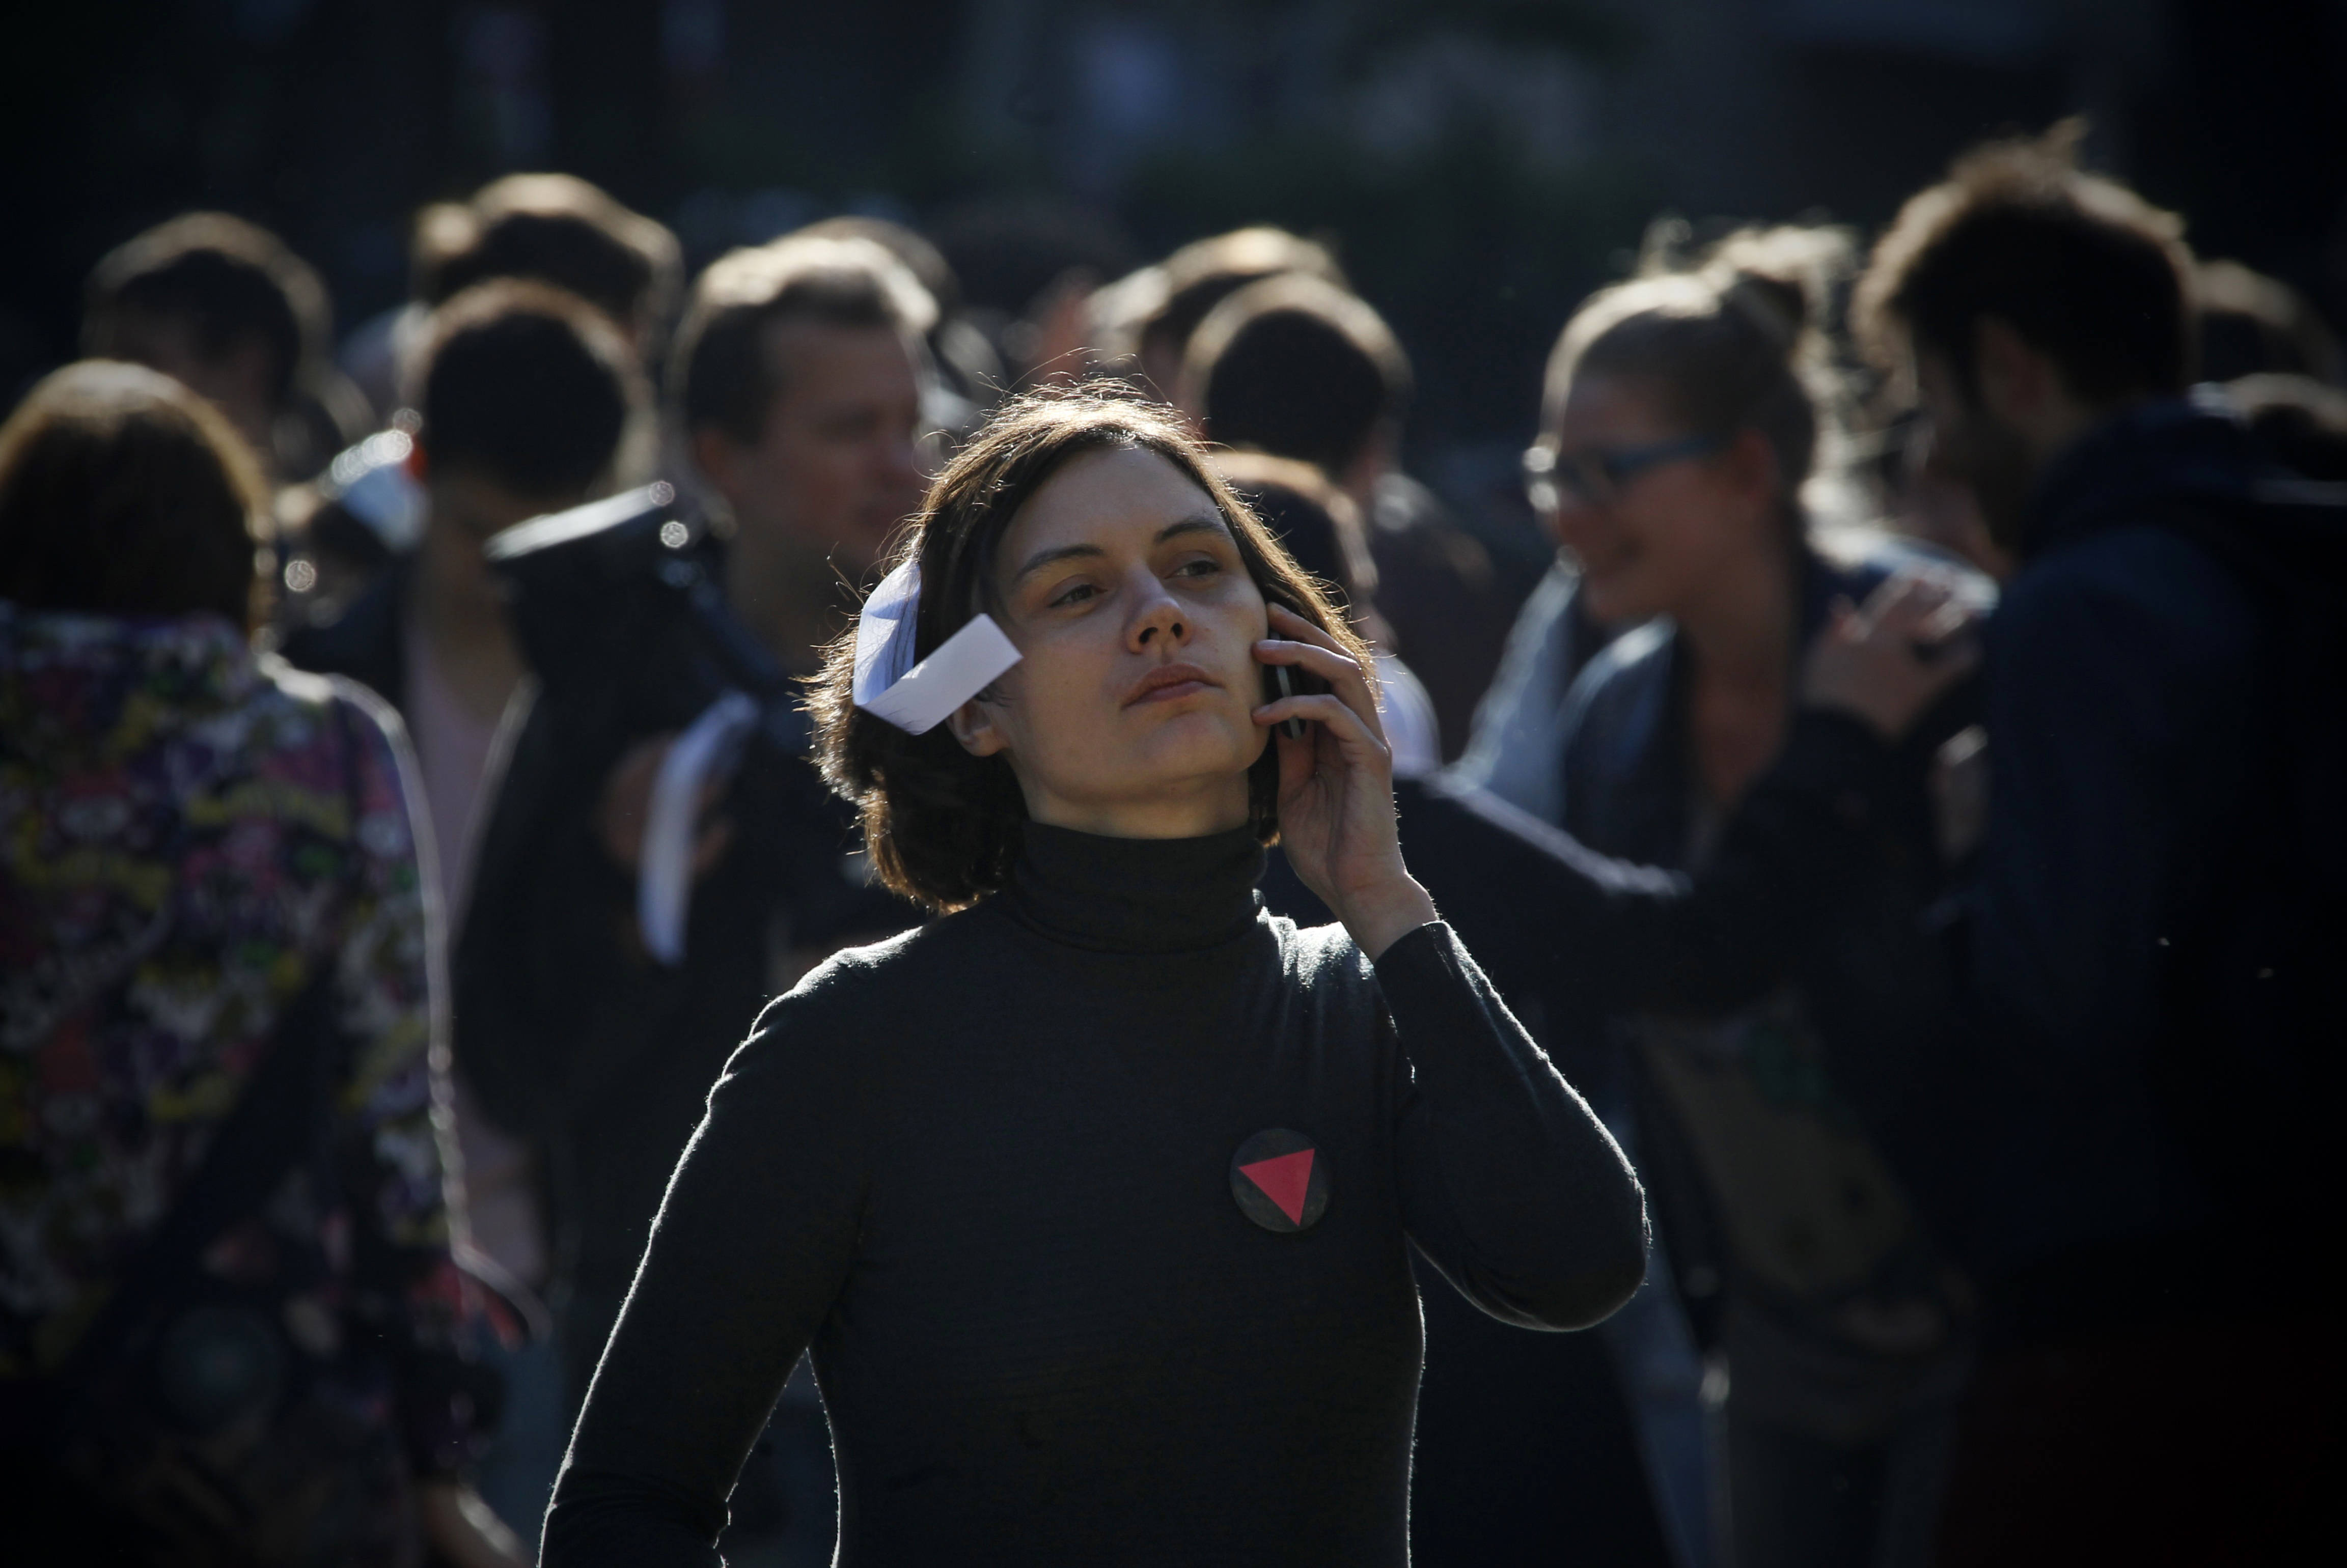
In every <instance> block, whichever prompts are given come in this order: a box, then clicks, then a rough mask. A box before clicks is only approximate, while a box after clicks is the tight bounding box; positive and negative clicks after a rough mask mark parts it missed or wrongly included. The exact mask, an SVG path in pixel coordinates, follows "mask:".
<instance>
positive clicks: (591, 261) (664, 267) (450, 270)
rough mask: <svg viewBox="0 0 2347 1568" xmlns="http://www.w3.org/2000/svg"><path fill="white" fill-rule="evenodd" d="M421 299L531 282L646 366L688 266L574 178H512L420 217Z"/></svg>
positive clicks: (636, 219)
mask: <svg viewBox="0 0 2347 1568" xmlns="http://www.w3.org/2000/svg"><path fill="white" fill-rule="evenodd" d="M413 266H414V270H415V297H416V298H417V299H418V300H420V301H422V302H424V303H425V305H427V306H433V305H439V304H441V303H443V302H446V301H448V300H450V299H453V298H454V297H455V296H456V295H457V294H460V293H462V292H465V291H466V289H469V288H471V287H473V286H474V285H475V284H477V283H484V282H489V281H490V280H491V279H495V278H528V279H534V280H536V281H537V282H542V283H550V284H552V285H553V286H554V287H556V288H558V289H563V290H566V291H568V292H570V293H573V294H576V295H578V296H579V298H580V299H582V300H585V301H586V302H588V303H589V304H591V305H593V306H594V307H595V308H596V309H597V310H600V311H601V312H602V313H604V314H605V315H607V316H610V318H611V320H612V321H613V322H615V323H618V325H619V327H620V330H621V331H622V332H624V333H627V334H628V337H629V340H630V343H633V345H634V347H635V349H636V352H637V354H638V355H639V356H640V357H641V358H644V359H647V360H648V359H649V358H650V357H651V354H652V352H653V350H654V349H655V348H656V347H657V346H658V344H659V342H660V339H661V333H663V332H664V331H665V329H666V328H667V325H668V319H669V313H670V312H671V310H673V309H674V308H675V302H676V291H677V283H678V281H679V274H680V272H681V271H682V259H681V253H680V252H679V251H678V248H677V242H676V236H675V235H673V234H671V233H670V232H669V231H668V229H667V227H666V226H665V225H664V224H661V223H660V222H658V221H656V220H652V219H650V218H647V217H645V216H644V215H643V214H641V213H640V212H633V211H630V210H628V209H627V208H626V207H624V206H622V205H620V203H619V202H618V201H616V200H613V199H612V198H611V197H610V194H608V193H607V192H605V191H604V190H602V189H601V188H600V187H599V186H595V185H591V184H589V183H588V182H587V181H586V180H584V179H579V178H578V177H577V176H576V175H570V174H508V175H507V176H506V177H504V178H503V179H495V180H492V181H490V182H489V183H488V184H487V185H484V186H483V187H481V189H480V190H477V191H475V192H474V193H473V195H472V198H471V199H470V200H466V201H443V202H437V203H435V204H434V205H432V206H430V207H426V208H425V210H423V211H422V212H420V213H418V214H417V215H416V219H415V246H414V255H413Z"/></svg>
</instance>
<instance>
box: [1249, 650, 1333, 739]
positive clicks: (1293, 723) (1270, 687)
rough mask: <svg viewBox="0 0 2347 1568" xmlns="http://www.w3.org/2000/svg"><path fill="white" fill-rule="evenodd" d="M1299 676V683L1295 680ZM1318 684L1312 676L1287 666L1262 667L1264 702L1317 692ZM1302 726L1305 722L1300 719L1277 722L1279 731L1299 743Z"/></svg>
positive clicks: (1302, 732)
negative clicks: (1302, 693) (1301, 692)
mask: <svg viewBox="0 0 2347 1568" xmlns="http://www.w3.org/2000/svg"><path fill="white" fill-rule="evenodd" d="M1299 675H1301V676H1302V680H1301V681H1299V680H1298V679H1297V677H1298V676H1299ZM1318 686H1319V682H1318V681H1317V680H1316V679H1315V678H1314V677H1313V676H1311V675H1309V674H1306V673H1305V672H1303V671H1297V670H1294V669H1291V668H1290V667H1289V666H1287V665H1285V664H1266V665H1265V666H1264V667H1263V687H1264V693H1263V694H1264V700H1265V701H1266V702H1277V701H1278V700H1280V699H1281V698H1283V697H1293V696H1295V695H1296V693H1297V692H1298V691H1299V690H1300V691H1303V692H1314V691H1316V690H1317V689H1318ZM1304 724H1305V721H1304V720H1302V719H1282V720H1281V721H1280V722H1279V727H1280V729H1281V730H1282V731H1283V732H1285V733H1286V736H1287V738H1288V739H1289V740H1291V741H1300V740H1302V739H1303V738H1304Z"/></svg>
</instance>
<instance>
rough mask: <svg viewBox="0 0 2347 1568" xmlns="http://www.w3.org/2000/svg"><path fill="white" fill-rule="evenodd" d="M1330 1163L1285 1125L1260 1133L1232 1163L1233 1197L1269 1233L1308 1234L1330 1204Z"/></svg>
mask: <svg viewBox="0 0 2347 1568" xmlns="http://www.w3.org/2000/svg"><path fill="white" fill-rule="evenodd" d="M1327 1164H1328V1163H1327V1161H1326V1160H1324V1159H1322V1158H1321V1157H1320V1151H1319V1150H1318V1149H1317V1148H1316V1147H1315V1146H1314V1144H1313V1142H1312V1140H1311V1139H1310V1138H1308V1137H1307V1136H1305V1135H1304V1134H1303V1133H1301V1132H1294V1131H1291V1130H1290V1129H1288V1128H1286V1127H1273V1128H1269V1129H1266V1131H1264V1132H1258V1133H1256V1134H1255V1136H1254V1137H1252V1138H1249V1139H1248V1140H1247V1141H1246V1142H1245V1143H1242V1144H1240V1145H1239V1151H1238V1153H1237V1154H1235V1156H1233V1157H1232V1160H1231V1196H1232V1197H1234V1198H1235V1199H1236V1200H1237V1201H1238V1205H1239V1211H1240V1212H1241V1213H1242V1214H1245V1215H1246V1217H1247V1218H1249V1219H1251V1220H1253V1221H1254V1222H1255V1224H1257V1225H1261V1226H1263V1228H1264V1229H1266V1230H1268V1231H1278V1232H1290V1231H1300V1230H1307V1229H1309V1228H1310V1227H1311V1226H1312V1225H1315V1224H1316V1223H1317V1222H1318V1220H1319V1218H1320V1215H1321V1214H1322V1213H1323V1212H1324V1211H1326V1210H1327V1206H1328V1169H1327Z"/></svg>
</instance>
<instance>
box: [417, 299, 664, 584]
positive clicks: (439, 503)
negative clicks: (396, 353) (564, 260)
mask: <svg viewBox="0 0 2347 1568" xmlns="http://www.w3.org/2000/svg"><path fill="white" fill-rule="evenodd" d="M413 374H414V378H415V387H414V389H413V395H412V401H413V402H414V403H415V407H416V409H417V412H418V413H420V414H421V415H423V428H422V430H421V431H420V432H419V434H418V435H417V436H416V443H417V450H418V452H419V454H420V456H421V459H422V463H423V467H424V478H425V487H426V488H427V489H428V490H429V492H430V494H431V497H432V511H431V524H430V526H431V528H434V529H435V530H441V531H444V532H445V531H448V530H453V531H454V532H456V533H457V534H460V535H463V536H465V537H467V538H471V539H472V540H474V541H475V542H478V541H481V540H485V539H487V538H488V536H489V535H491V534H493V533H496V532H497V530H498V529H500V528H509V527H511V526H512V525H513V524H515V523H518V522H520V521H522V520H524V519H525V518H532V517H536V516H538V514H539V513H541V512H550V511H559V510H561V509H562V508H564V507H573V506H577V505H578V504H579V502H581V501H584V500H588V499H589V498H590V497H594V496H596V495H600V494H601V493H603V492H605V491H607V490H610V489H614V488H617V487H620V485H622V484H624V483H626V482H628V481H630V480H631V479H633V478H635V477H637V474H636V473H635V471H634V470H635V469H636V467H637V466H639V465H641V463H642V461H643V456H644V454H643V452H642V450H641V449H642V447H643V446H644V445H645V443H644V440H643V439H642V436H643V430H642V426H643V425H644V422H645V418H646V414H647V404H648V402H649V398H648V395H647V394H646V393H645V391H644V386H643V377H642V374H641V372H640V371H638V370H637V368H636V363H635V356H634V354H633V353H632V352H631V351H630V349H629V347H628V345H627V344H626V343H625V342H623V341H622V340H621V338H620V333H619V330H618V329H617V328H616V327H615V326H613V325H612V323H610V320H609V319H608V318H607V317H605V316H604V315H603V314H602V313H600V312H599V311H597V310H594V309H593V308H591V307H590V306H589V305H588V304H587V303H586V302H584V301H582V300H579V299H578V298H576V297H575V296H573V295H570V294H566V293H564V292H561V291H560V290H559V289H552V288H548V287H547V286H546V285H545V284H542V283H527V282H512V281H504V282H490V283H482V284H479V285H477V286H476V287H474V288H472V289H468V290H466V292H464V293H461V294H459V295H457V296H456V298H455V299H453V300H450V301H449V302H447V303H446V304H445V305H443V306H441V307H440V309H439V310H437V311H436V312H435V313H433V317H432V322H431V325H430V328H429V330H428V332H427V333H426V334H425V343H424V348H423V351H422V353H421V354H419V355H418V356H417V360H416V363H415V366H414V367H413Z"/></svg>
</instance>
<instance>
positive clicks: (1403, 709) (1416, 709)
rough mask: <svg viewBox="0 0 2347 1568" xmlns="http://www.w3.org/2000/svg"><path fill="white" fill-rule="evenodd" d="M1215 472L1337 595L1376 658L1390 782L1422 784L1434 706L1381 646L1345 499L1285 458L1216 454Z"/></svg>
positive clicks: (1374, 574)
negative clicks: (1390, 752) (1390, 757)
mask: <svg viewBox="0 0 2347 1568" xmlns="http://www.w3.org/2000/svg"><path fill="white" fill-rule="evenodd" d="M1214 466H1215V467H1216V468H1218V469H1220V470H1221V471H1222V474H1223V477H1225V478H1227V479H1228V480H1230V482H1231V487H1232V488H1233V489H1234V490H1235V491H1237V492H1238V494H1239V496H1240V497H1241V498H1243V499H1244V500H1245V502H1246V503H1247V505H1248V506H1250V507H1254V508H1255V515H1256V516H1258V517H1260V518H1263V520H1264V523H1265V526H1266V527H1267V528H1270V529H1271V531H1272V535H1273V537H1274V538H1277V539H1278V540H1279V542H1280V543H1281V544H1282V545H1283V546H1285V547H1286V550H1287V553H1288V554H1289V555H1291V556H1294V557H1295V558H1296V565H1298V566H1300V567H1302V568H1303V569H1305V570H1306V571H1307V572H1309V573H1311V574H1312V576H1313V578H1314V579H1315V580H1316V581H1318V582H1322V583H1326V584H1327V585H1328V586H1329V587H1331V588H1333V589H1336V592H1335V594H1334V595H1332V596H1331V602H1333V603H1334V604H1336V605H1337V608H1338V609H1340V610H1344V611H1345V613H1346V617H1347V619H1348V620H1350V621H1351V622H1352V626H1353V630H1356V631H1358V632H1359V633H1360V634H1361V640H1362V641H1364V642H1366V643H1368V646H1369V651H1370V652H1371V653H1373V654H1374V655H1375V656H1376V659H1377V672H1378V719H1379V720H1380V721H1381V722H1382V723H1384V725H1385V731H1386V741H1387V743H1389V745H1390V746H1391V747H1392V748H1393V766H1394V777H1395V778H1397V779H1422V778H1426V777H1428V776H1430V774H1433V773H1435V772H1436V771H1437V770H1438V769H1440V767H1441V766H1442V735H1441V731H1440V727H1439V724H1440V721H1438V720H1437V719H1436V718H1435V715H1434V699H1432V698H1431V697H1430V696H1428V695H1427V694H1426V688H1425V686H1423V685H1422V684H1420V683H1419V679H1418V677H1417V676H1416V675H1413V674H1412V673H1410V669H1409V665H1407V664H1405V663H1403V662H1402V661H1401V659H1400V657H1399V655H1398V654H1396V653H1394V652H1393V651H1391V649H1390V648H1389V646H1388V644H1389V643H1390V642H1391V641H1392V636H1393V634H1392V632H1391V630H1389V628H1388V627H1387V626H1386V623H1385V618H1384V617H1383V616H1381V615H1379V614H1378V610H1377V587H1378V563H1377V562H1376V561H1375V560H1374V559H1371V557H1370V555H1369V542H1368V538H1367V537H1366V535H1365V534H1364V533H1363V531H1362V528H1361V515H1360V513H1359V512H1358V510H1356V509H1355V507H1354V506H1353V501H1352V497H1349V496H1348V495H1346V494H1345V493H1344V492H1343V491H1342V490H1339V489H1338V488H1337V486H1336V484H1335V482H1334V481H1332V480H1331V479H1330V478H1329V477H1327V475H1326V474H1324V473H1323V472H1321V470H1320V469H1319V468H1317V467H1316V466H1313V465H1312V464H1310V463H1304V462H1299V461H1297V460H1296V459H1295V458H1292V457H1274V456H1270V455H1269V454H1267V453H1263V452H1253V451H1245V452H1217V453H1216V454H1215V456H1214Z"/></svg>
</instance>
